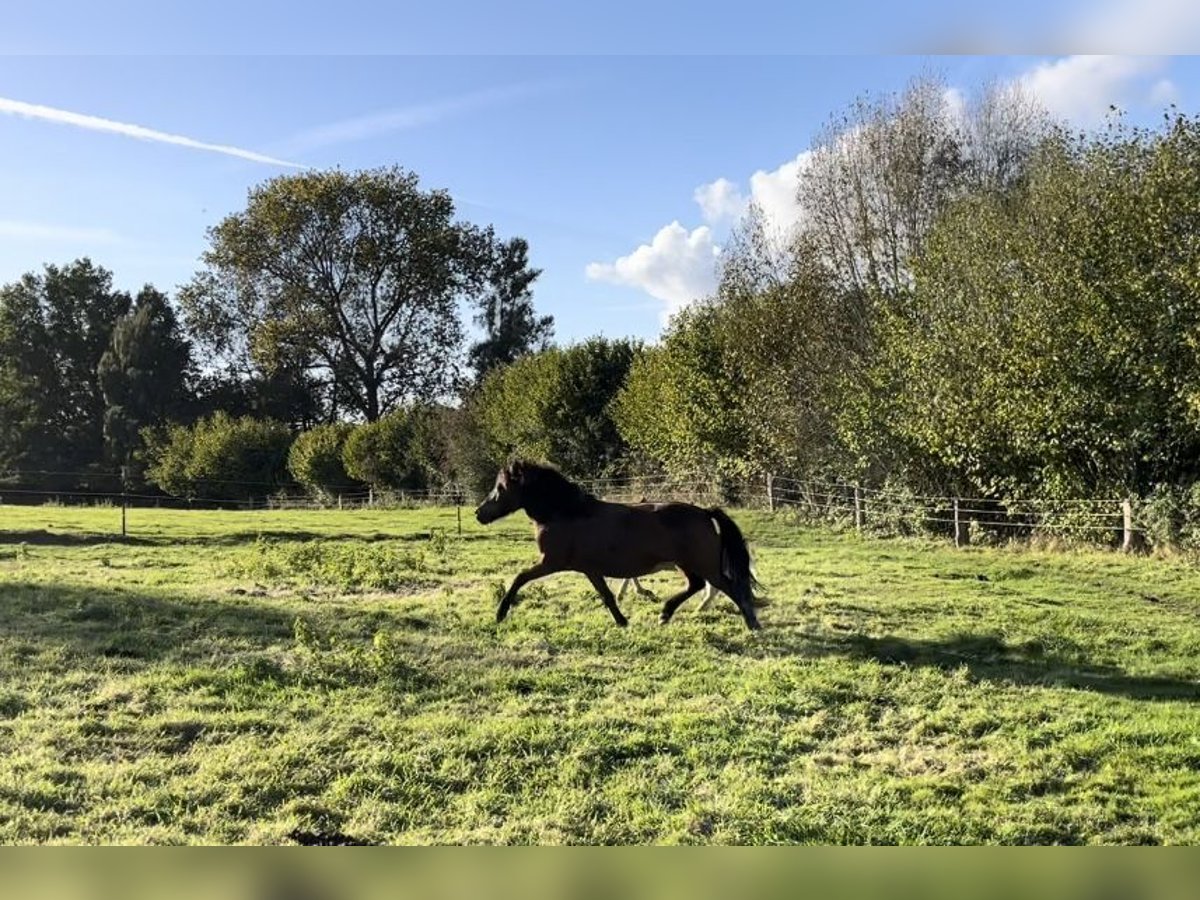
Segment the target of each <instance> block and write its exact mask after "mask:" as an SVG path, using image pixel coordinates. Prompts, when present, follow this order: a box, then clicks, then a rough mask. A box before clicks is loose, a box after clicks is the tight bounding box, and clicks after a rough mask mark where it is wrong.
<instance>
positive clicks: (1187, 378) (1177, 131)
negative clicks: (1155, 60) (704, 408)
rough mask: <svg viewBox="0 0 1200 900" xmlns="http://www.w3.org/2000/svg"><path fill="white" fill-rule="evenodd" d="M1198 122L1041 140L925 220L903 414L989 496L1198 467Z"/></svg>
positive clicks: (896, 322)
mask: <svg viewBox="0 0 1200 900" xmlns="http://www.w3.org/2000/svg"><path fill="white" fill-rule="evenodd" d="M1198 172H1200V125H1198V124H1197V123H1196V122H1195V121H1193V120H1191V119H1189V118H1187V117H1184V116H1176V117H1173V118H1171V119H1169V120H1168V126H1167V128H1166V130H1165V132H1164V133H1161V134H1151V133H1148V132H1143V131H1140V130H1137V129H1128V128H1126V127H1125V126H1123V125H1122V124H1120V123H1119V122H1114V123H1113V124H1112V126H1111V127H1110V129H1109V130H1108V131H1107V132H1106V133H1103V134H1100V135H1095V136H1068V135H1058V136H1056V137H1055V138H1054V139H1052V140H1048V141H1046V142H1045V143H1044V144H1043V146H1042V147H1041V148H1040V150H1039V152H1038V154H1037V155H1036V157H1035V159H1034V161H1033V163H1032V165H1031V167H1030V171H1029V172H1028V174H1027V177H1026V178H1025V179H1024V180H1023V181H1022V183H1021V184H1019V185H1018V186H1017V188H1016V189H1014V190H1012V191H1010V192H1008V193H1007V194H1005V195H982V196H976V197H972V198H970V199H968V200H965V201H963V202H961V203H959V204H957V205H956V206H955V207H954V208H953V209H952V210H951V211H950V212H948V214H947V215H946V216H945V217H944V218H943V220H942V221H941V222H939V224H938V226H937V227H936V228H935V229H934V231H933V232H932V234H931V235H930V238H929V241H928V246H927V248H926V251H925V252H924V253H923V255H922V257H921V258H920V259H919V260H918V263H917V266H916V285H915V289H914V291H913V292H912V295H911V297H910V298H909V300H908V302H907V303H906V304H904V305H903V306H897V307H896V308H895V309H894V310H893V311H892V313H891V314H890V315H889V317H888V321H887V322H886V325H885V328H884V329H883V332H882V334H883V339H882V341H881V344H880V351H881V352H880V368H881V369H883V370H884V372H885V375H884V378H885V380H886V381H887V382H888V383H889V384H890V385H891V386H892V388H893V397H894V402H893V404H892V406H891V409H890V413H891V415H890V420H891V423H892V427H893V428H895V429H896V431H898V432H899V433H900V434H901V436H902V437H903V438H904V439H905V440H907V441H909V442H910V443H911V445H912V446H913V447H915V448H918V449H920V450H921V451H923V452H924V453H926V454H927V455H928V456H930V457H931V458H933V459H934V460H936V461H937V462H938V463H940V464H941V465H942V466H943V467H944V469H945V470H946V471H947V472H948V473H949V475H950V476H951V477H952V478H954V479H956V480H957V481H959V482H960V483H962V484H967V485H971V486H974V487H976V488H978V489H980V490H983V491H987V492H989V493H993V494H1000V495H1004V494H1018V495H1021V494H1024V495H1028V494H1040V495H1045V496H1052V497H1053V496H1057V497H1071V496H1086V495H1090V494H1095V493H1105V494H1108V493H1116V494H1120V493H1124V492H1128V491H1137V492H1145V491H1149V490H1150V488H1151V487H1152V486H1154V485H1155V484H1158V483H1162V482H1168V483H1175V484H1184V485H1186V484H1190V483H1191V482H1192V481H1193V480H1195V479H1196V478H1197V477H1200V465H1198V464H1197V459H1200V415H1197V410H1198V409H1200V406H1198V405H1197V402H1196V401H1197V398H1198V397H1200V393H1198V392H1197V388H1196V385H1198V384H1200V354H1198V353H1197V346H1200V344H1198V342H1197V338H1196V336H1197V335H1198V334H1200V279H1198V278H1197V275H1196V273H1197V271H1200V267H1198V266H1200V251H1198V249H1197V245H1196V241H1195V223H1196V222H1198V221H1200V175H1198V174H1197V173H1198Z"/></svg>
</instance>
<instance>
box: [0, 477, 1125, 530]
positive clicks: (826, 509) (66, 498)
mask: <svg viewBox="0 0 1200 900" xmlns="http://www.w3.org/2000/svg"><path fill="white" fill-rule="evenodd" d="M30 476H34V477H37V478H40V479H53V478H62V479H64V480H66V479H70V480H71V481H72V482H73V484H74V485H82V487H79V486H75V487H70V488H56V487H53V486H36V485H30V484H29V479H30ZM122 484H123V478H122V476H121V475H120V473H114V472H50V471H34V472H23V473H19V474H18V473H8V474H7V475H6V474H3V473H0V505H61V506H74V505H87V506H108V507H118V506H119V507H121V509H122V525H123V528H122V533H124V524H125V521H124V520H125V515H124V511H125V510H127V509H130V508H133V509H136V508H146V507H157V508H163V509H193V510H202V509H208V510H259V511H270V510H328V509H343V510H356V509H377V508H378V509H385V508H402V507H414V506H456V507H461V506H464V505H471V504H474V503H475V502H476V501H477V500H478V499H479V497H478V496H477V492H475V491H472V490H470V489H469V488H467V487H466V486H464V485H461V484H457V483H448V484H444V485H440V486H437V487H433V488H427V489H421V490H374V489H371V488H363V487H358V488H350V489H347V490H345V491H341V492H336V491H330V492H325V493H323V494H320V495H309V494H305V493H303V492H302V491H301V489H299V488H298V487H297V486H295V485H290V486H281V485H279V484H277V483H265V482H255V481H238V480H210V481H207V482H204V483H197V485H196V486H197V487H198V488H200V489H201V490H202V491H203V496H191V497H186V496H176V495H172V494H170V493H168V492H165V491H156V490H151V491H147V490H144V489H143V490H123V489H122V487H121V486H122ZM580 484H581V486H582V487H584V488H585V489H586V490H588V491H589V492H590V493H592V494H594V495H596V496H597V497H601V498H604V499H607V500H613V501H618V502H625V503H642V502H664V501H672V500H679V501H687V502H691V503H696V504H698V505H705V506H714V505H723V506H741V507H759V508H764V509H769V510H772V511H780V512H785V513H786V514H787V515H789V516H790V517H792V518H793V519H795V520H798V521H805V522H811V523H813V524H818V523H820V524H833V525H836V526H838V527H843V528H854V529H856V530H858V531H863V532H873V533H880V534H901V535H905V534H935V535H937V534H940V535H944V536H947V537H949V538H951V539H952V540H954V542H955V543H956V544H959V545H965V544H969V543H972V542H978V541H979V540H988V539H996V538H999V539H1003V538H1006V537H1008V538H1014V537H1015V538H1029V537H1034V536H1039V535H1041V536H1055V537H1066V538H1071V539H1074V540H1082V541H1087V542H1091V543H1097V544H1110V545H1119V546H1121V547H1122V548H1123V549H1134V548H1136V547H1138V546H1140V545H1141V544H1144V542H1145V534H1144V530H1143V529H1142V528H1141V527H1140V526H1139V524H1138V522H1137V521H1136V516H1135V513H1134V510H1135V505H1134V503H1133V501H1132V500H1131V498H1116V497H1111V498H1079V499H1063V500H1045V499H1033V498H1030V499H1019V498H1005V499H999V498H989V497H978V496H961V497H956V496H950V495H930V494H919V493H915V492H912V491H907V490H903V489H898V488H894V487H872V486H867V485H857V484H850V483H845V482H834V481H817V480H806V479H798V478H791V477H787V476H780V475H767V476H766V477H765V478H759V479H745V478H723V477H717V476H714V475H713V474H712V473H711V472H691V473H683V474H678V473H677V474H670V475H668V474H663V473H655V474H643V475H627V476H620V477H611V478H597V479H590V480H587V481H583V482H580ZM248 489H253V490H248ZM250 493H255V494H257V495H258V496H254V497H247V496H246V495H247V494H250ZM223 494H227V495H223Z"/></svg>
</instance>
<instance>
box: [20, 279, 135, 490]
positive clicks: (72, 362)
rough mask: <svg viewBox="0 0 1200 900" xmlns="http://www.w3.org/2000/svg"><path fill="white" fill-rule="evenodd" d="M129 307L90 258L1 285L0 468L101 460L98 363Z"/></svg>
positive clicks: (70, 468)
mask: <svg viewBox="0 0 1200 900" xmlns="http://www.w3.org/2000/svg"><path fill="white" fill-rule="evenodd" d="M129 306H130V299H129V296H128V295H127V294H124V293H121V292H119V291H114V290H113V287H112V274H111V273H110V272H108V271H107V270H106V269H103V268H101V267H99V266H96V265H94V264H93V263H92V262H91V261H90V260H89V259H86V258H85V259H80V260H77V261H75V262H73V263H71V264H70V265H67V266H63V267H59V266H53V265H47V266H46V267H45V268H44V270H43V272H42V273H41V274H40V275H35V274H27V275H24V276H23V277H22V278H21V279H20V280H19V281H17V282H14V283H12V284H9V285H5V286H4V287H3V288H0V470H7V469H15V468H25V469H41V470H50V471H65V472H74V471H79V470H82V469H84V468H85V467H88V466H93V465H96V464H97V463H100V462H101V461H102V460H103V458H104V430H103V429H104V421H105V409H106V404H105V400H104V396H103V392H102V390H101V386H100V381H99V378H98V376H97V366H98V365H99V363H100V360H101V357H102V356H103V355H104V353H105V351H106V350H107V349H108V347H109V343H110V340H111V336H112V333H113V328H114V326H115V325H116V324H117V322H118V321H119V320H120V319H121V317H122V316H124V315H125V314H126V312H128V310H129Z"/></svg>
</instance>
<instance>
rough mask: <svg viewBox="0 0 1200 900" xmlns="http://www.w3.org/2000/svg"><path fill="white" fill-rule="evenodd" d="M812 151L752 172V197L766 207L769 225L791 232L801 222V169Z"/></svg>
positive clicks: (787, 232) (807, 161)
mask: <svg viewBox="0 0 1200 900" xmlns="http://www.w3.org/2000/svg"><path fill="white" fill-rule="evenodd" d="M811 159H812V151H811V150H805V151H804V152H803V153H801V154H800V155H799V156H797V157H796V158H795V159H793V160H790V161H788V162H785V163H784V164H783V165H781V166H780V167H779V168H777V169H772V170H770V171H769V172H768V171H765V170H763V169H759V170H758V171H757V172H755V173H754V174H753V175H751V176H750V198H751V199H752V200H753V201H754V202H755V203H756V204H758V206H759V208H760V209H761V210H762V211H763V217H764V219H765V220H766V223H767V225H768V226H770V227H772V228H774V229H775V230H776V231H777V232H778V233H779V234H780V235H783V236H785V237H786V236H788V235H790V234H791V232H792V230H793V229H794V228H795V227H796V226H797V225H799V224H800V219H801V214H802V210H801V209H800V204H799V203H798V202H797V200H796V191H797V189H798V188H799V186H800V172H801V171H802V170H803V169H804V168H805V167H806V166H808V164H809V162H810V160H811Z"/></svg>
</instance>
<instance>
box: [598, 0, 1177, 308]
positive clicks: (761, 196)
mask: <svg viewBox="0 0 1200 900" xmlns="http://www.w3.org/2000/svg"><path fill="white" fill-rule="evenodd" d="M1156 2H1157V0H1156ZM1197 8H1200V4H1197ZM1165 65H1166V63H1165V62H1164V61H1163V60H1161V59H1155V58H1147V57H1136V56H1068V57H1063V58H1060V59H1057V60H1052V61H1048V62H1044V63H1040V64H1038V65H1036V66H1034V67H1033V68H1031V69H1030V70H1028V71H1027V72H1025V73H1024V74H1023V75H1020V76H1018V77H1017V78H1015V79H1014V80H1013V81H1012V85H1013V87H1014V88H1016V87H1019V88H1021V89H1023V90H1024V91H1027V92H1028V93H1029V94H1030V95H1031V96H1032V97H1034V98H1036V99H1037V100H1039V101H1040V102H1041V103H1042V104H1043V105H1044V106H1045V107H1046V109H1047V110H1048V111H1049V112H1050V113H1051V114H1053V115H1055V116H1058V117H1061V118H1063V119H1066V120H1068V121H1070V122H1071V123H1072V124H1074V125H1077V126H1087V125H1093V124H1096V123H1097V122H1099V121H1100V120H1102V119H1103V117H1104V116H1105V114H1107V112H1108V110H1109V107H1110V105H1116V106H1118V107H1121V106H1130V105H1133V104H1147V103H1148V104H1152V105H1155V106H1159V107H1161V106H1163V105H1165V104H1166V103H1169V102H1171V101H1172V100H1174V99H1176V98H1177V95H1178V90H1177V87H1176V85H1175V84H1174V82H1172V81H1171V80H1170V79H1168V78H1166V77H1164V76H1163V69H1164V68H1165ZM943 100H944V102H945V103H946V105H947V108H948V110H949V113H950V115H951V116H952V117H954V118H956V119H958V120H960V121H965V119H966V115H967V107H968V99H967V95H966V93H965V92H964V91H963V90H962V89H960V88H958V87H950V88H947V89H946V91H945V93H944V95H943ZM854 139H855V135H854V134H853V133H852V134H850V135H849V136H844V137H843V140H848V141H852V140H854ZM812 158H813V151H812V150H806V151H804V152H802V153H799V154H798V155H797V156H796V157H794V158H793V159H791V160H788V161H787V162H785V163H783V164H782V165H780V166H778V167H776V168H774V169H759V170H758V171H756V172H755V173H754V174H752V175H751V176H750V177H749V179H748V182H747V184H746V185H745V186H743V185H742V184H739V183H738V182H736V181H731V180H730V179H728V178H718V179H717V180H715V181H712V182H709V183H707V184H702V185H700V186H699V187H698V188H696V189H695V191H694V192H693V194H692V199H693V200H694V201H695V202H696V203H697V205H698V206H699V207H700V212H701V214H702V215H703V217H704V220H705V221H706V222H708V223H709V224H710V225H714V226H715V225H718V224H724V223H727V222H735V221H736V220H737V219H738V218H740V217H741V216H742V215H743V214H744V212H745V210H746V208H747V206H748V205H749V203H750V202H753V203H755V204H756V205H757V206H758V207H759V208H760V209H761V210H762V213H763V218H764V220H765V224H766V225H767V227H768V228H769V229H771V230H772V231H774V234H775V237H776V238H777V240H779V242H780V243H782V242H783V241H786V239H787V238H788V237H790V236H791V234H792V232H793V231H794V230H795V229H796V228H797V227H798V226H799V225H800V224H801V222H802V220H803V210H802V209H801V207H800V204H799V203H798V202H797V199H796V193H797V189H798V187H799V181H800V176H801V173H802V172H803V171H804V169H805V168H806V167H807V166H809V165H810V164H811V162H812ZM719 253H720V251H719V248H718V247H717V246H716V244H715V242H714V239H713V234H712V232H711V231H710V229H709V228H708V227H700V228H697V229H695V230H694V231H690V232H689V231H688V230H687V228H685V227H684V226H683V225H681V224H680V223H679V222H678V221H675V222H672V223H671V224H670V225H667V226H666V227H664V228H662V229H661V230H660V231H659V232H658V234H656V235H655V236H654V239H653V240H652V241H651V242H650V243H649V244H643V245H642V246H640V247H638V248H637V249H636V250H634V251H633V252H632V253H630V254H629V255H628V256H623V257H621V258H620V259H618V260H616V261H615V262H613V263H592V264H591V265H589V266H588V267H587V275H588V277H589V278H592V279H598V280H604V281H609V282H613V283H616V284H623V285H629V286H632V287H638V288H641V289H642V290H644V291H646V292H647V293H648V294H650V295H651V296H653V297H656V298H657V299H659V300H661V301H663V302H664V303H665V304H666V307H667V311H668V313H670V312H674V311H676V310H678V309H679V308H681V307H682V306H685V305H686V304H687V303H690V302H691V301H693V300H695V299H697V298H699V297H703V296H705V295H707V294H710V293H711V292H712V291H713V289H714V288H715V283H716V261H717V257H718V256H719Z"/></svg>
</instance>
